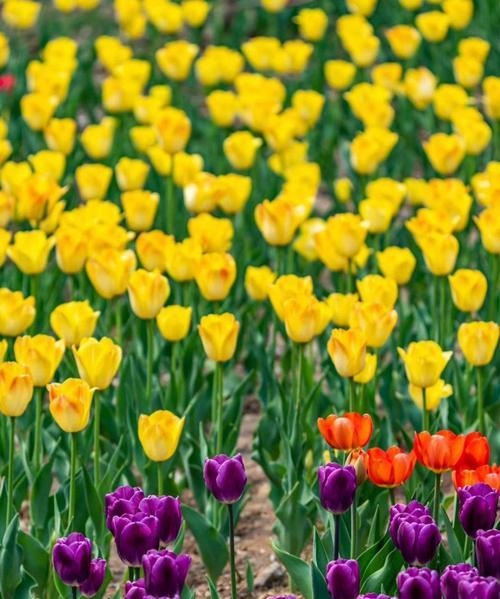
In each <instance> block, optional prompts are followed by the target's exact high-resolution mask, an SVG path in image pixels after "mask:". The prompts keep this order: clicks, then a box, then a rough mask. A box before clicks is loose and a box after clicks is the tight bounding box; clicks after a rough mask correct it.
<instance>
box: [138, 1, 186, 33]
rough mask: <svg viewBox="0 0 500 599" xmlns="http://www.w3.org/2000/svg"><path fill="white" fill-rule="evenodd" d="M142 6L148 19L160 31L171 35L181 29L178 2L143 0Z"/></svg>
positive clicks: (180, 11) (180, 12) (180, 9)
mask: <svg viewBox="0 0 500 599" xmlns="http://www.w3.org/2000/svg"><path fill="white" fill-rule="evenodd" d="M138 4H139V3H138ZM143 6H144V8H145V10H146V14H147V16H148V19H149V20H150V21H151V23H152V24H153V25H154V27H155V28H156V29H158V31H160V32H161V33H166V34H169V35H171V34H174V33H179V31H180V30H181V29H182V8H181V6H180V5H179V4H176V3H175V2H158V1H157V0H145V1H144V3H143ZM139 7H140V4H139Z"/></svg>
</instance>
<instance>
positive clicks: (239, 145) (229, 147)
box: [224, 131, 262, 170]
mask: <svg viewBox="0 0 500 599" xmlns="http://www.w3.org/2000/svg"><path fill="white" fill-rule="evenodd" d="M261 145H262V139H260V138H259V137H254V136H253V135H252V134H251V133H250V132H249V131H236V132H235V133H232V134H231V135H229V136H228V137H226V139H225V140H224V155H225V156H226V158H227V159H228V160H229V162H230V163H231V166H232V167H233V168H236V169H238V170H248V169H249V168H251V167H252V166H253V163H254V162H255V157H256V154H257V150H258V149H259V148H260V146H261Z"/></svg>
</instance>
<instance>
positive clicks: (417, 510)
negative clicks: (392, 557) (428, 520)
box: [389, 500, 431, 541]
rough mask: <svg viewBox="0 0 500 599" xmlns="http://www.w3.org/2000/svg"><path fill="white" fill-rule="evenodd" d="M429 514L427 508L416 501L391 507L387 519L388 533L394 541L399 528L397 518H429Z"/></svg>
mask: <svg viewBox="0 0 500 599" xmlns="http://www.w3.org/2000/svg"><path fill="white" fill-rule="evenodd" d="M430 515H431V512H430V510H429V508H428V507H426V506H425V505H422V504H421V503H419V502H418V501H416V500H413V501H410V503H408V504H406V505H405V504H404V503H396V505H393V506H392V507H391V511H390V518H389V533H390V535H391V537H392V540H393V541H394V538H395V534H396V529H397V527H398V526H399V518H404V517H406V516H416V517H420V516H430Z"/></svg>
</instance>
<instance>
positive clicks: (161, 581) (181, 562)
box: [142, 549, 191, 599]
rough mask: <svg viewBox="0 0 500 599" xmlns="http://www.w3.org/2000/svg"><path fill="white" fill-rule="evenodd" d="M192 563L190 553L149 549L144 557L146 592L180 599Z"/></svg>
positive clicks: (168, 598) (169, 598)
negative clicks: (177, 553) (178, 553)
mask: <svg viewBox="0 0 500 599" xmlns="http://www.w3.org/2000/svg"><path fill="white" fill-rule="evenodd" d="M190 565H191V558H190V557H189V555H186V554H181V555H176V554H175V553H174V552H173V551H168V549H163V550H162V551H148V553H146V555H145V556H144V557H143V558H142V567H143V568H144V586H145V588H146V593H147V594H148V595H152V596H153V597H161V599H179V597H180V595H181V592H182V589H183V588H184V583H185V582H186V577H187V574H188V571H189V566H190Z"/></svg>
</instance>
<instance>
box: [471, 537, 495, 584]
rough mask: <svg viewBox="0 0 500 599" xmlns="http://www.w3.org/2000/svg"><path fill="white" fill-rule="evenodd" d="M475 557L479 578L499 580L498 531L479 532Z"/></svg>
mask: <svg viewBox="0 0 500 599" xmlns="http://www.w3.org/2000/svg"><path fill="white" fill-rule="evenodd" d="M476 556H477V567H478V570H479V574H481V576H494V577H495V578H499V579H500V558H499V556H500V530H480V531H479V532H478V533H477V536H476Z"/></svg>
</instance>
